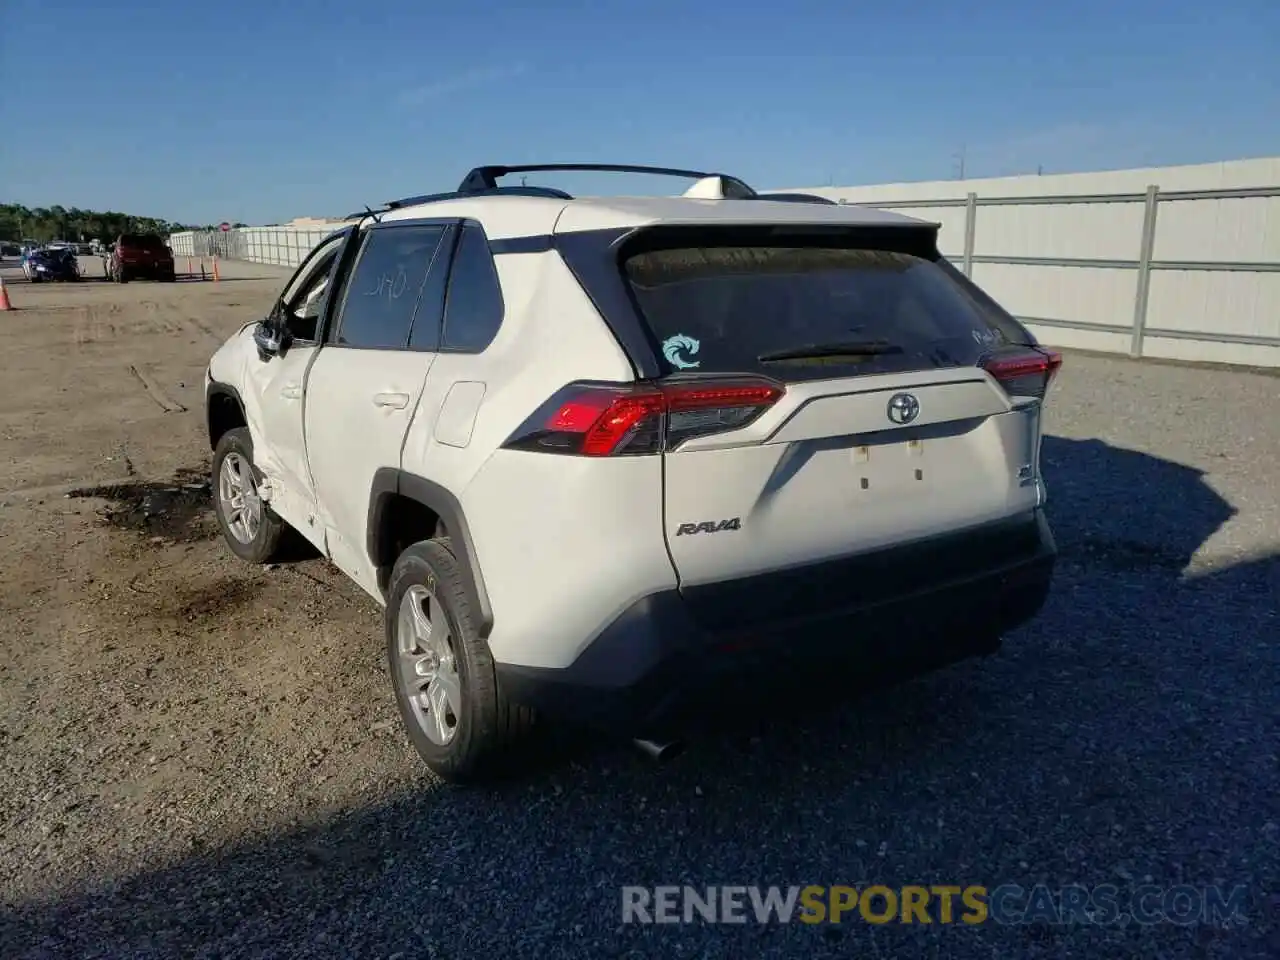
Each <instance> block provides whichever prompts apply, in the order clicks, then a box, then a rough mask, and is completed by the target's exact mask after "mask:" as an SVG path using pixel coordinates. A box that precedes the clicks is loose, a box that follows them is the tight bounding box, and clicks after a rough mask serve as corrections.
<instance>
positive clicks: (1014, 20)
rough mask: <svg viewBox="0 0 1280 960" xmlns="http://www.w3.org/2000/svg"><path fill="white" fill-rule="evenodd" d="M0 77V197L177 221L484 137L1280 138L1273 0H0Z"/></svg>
mask: <svg viewBox="0 0 1280 960" xmlns="http://www.w3.org/2000/svg"><path fill="white" fill-rule="evenodd" d="M0 91H3V92H2V93H0V124H3V126H0V201H5V202H21V203H26V204H28V205H32V206H39V205H50V204H54V203H61V204H63V205H64V206H81V207H89V208H94V209H104V208H110V209H115V210H123V211H127V212H130V213H136V214H142V215H150V216H158V217H165V218H169V219H175V220H182V221H187V222H191V221H195V222H217V221H220V220H223V219H227V220H244V221H246V222H250V223H265V222H272V221H278V220H286V219H289V218H291V217H294V216H312V215H316V216H322V215H328V214H338V215H341V214H345V213H348V212H350V211H351V210H353V209H356V208H357V207H359V206H360V205H361V204H362V203H365V202H368V203H370V204H375V203H378V202H381V201H384V200H388V199H391V198H393V197H397V196H404V195H407V194H413V193H422V192H429V191H432V190H441V189H452V188H453V187H454V186H456V184H457V182H458V181H459V180H460V179H461V177H462V175H463V174H464V173H465V172H466V171H467V170H468V169H469V168H470V167H471V166H474V165H476V164H478V163H484V162H499V163H500V162H507V163H514V162H520V161H525V162H537V161H560V160H596V161H605V162H637V163H657V164H668V165H674V166H692V167H699V168H710V169H723V170H726V171H728V172H732V173H735V174H737V175H739V176H741V177H743V178H745V179H746V180H747V181H748V182H750V183H752V184H754V185H756V186H757V187H783V186H804V185H814V186H816V185H820V184H827V183H836V184H855V183H880V182H887V181H897V180H931V179H945V178H948V177H952V176H954V175H955V174H956V172H957V166H958V164H957V159H956V157H957V155H958V154H959V153H960V151H961V149H962V147H963V149H964V151H965V155H966V172H967V174H968V175H969V176H971V177H976V176H997V175H1004V174H1014V173H1026V172H1032V173H1033V172H1035V170H1036V168H1037V166H1043V168H1044V170H1045V172H1069V171H1077V170H1089V169H1102V168H1115V167H1127V166H1145V165H1161V164H1174V163H1195V162H1204V161H1211V160H1225V159H1236V158H1240V157H1248V156H1268V155H1275V154H1280V2H1277V0H1216V2H1211V3H1205V2H1203V0H1199V2H1195V3H1191V2H1185V0H1167V2H1154V0H1113V2H1110V3H1107V2H1096V0H1071V2H1066V0H1061V2H1057V3H1054V2H1050V3H1037V2H1029V0H1022V2H1018V3H1014V2H1012V0H985V2H982V3H973V4H968V3H961V2H958V0H952V2H950V3H938V2H933V0H910V2H905V3H885V2H875V3H873V2H866V0H843V2H840V0H830V2H824V3H819V2H810V0H791V2H788V3H777V2H773V3H768V4H766V3H763V2H760V0H737V2H729V0H696V2H695V0H688V2H668V0H644V2H635V0H633V2H627V3H623V2H614V0H579V2H565V0H542V2H534V0H529V2H484V3H477V2H474V0H471V2H452V0H430V2H423V0H417V2H409V0H388V2H378V0H366V2H351V0H292V2H289V3H279V4H272V3H264V2H262V0H257V2H250V0H208V2H191V3H174V2H172V0H168V2H161V0H145V2H144V0H116V2H112V3H102V2H97V0H52V2H51V0H6V2H5V3H4V4H3V11H2V12H0ZM597 183H598V181H596V180H594V179H588V180H586V181H584V180H582V179H581V178H580V179H578V180H576V181H568V182H566V181H563V180H561V181H556V184H557V185H561V184H563V185H565V186H568V187H570V188H573V187H576V188H578V189H584V188H585V189H590V188H592V187H595V186H596V185H597Z"/></svg>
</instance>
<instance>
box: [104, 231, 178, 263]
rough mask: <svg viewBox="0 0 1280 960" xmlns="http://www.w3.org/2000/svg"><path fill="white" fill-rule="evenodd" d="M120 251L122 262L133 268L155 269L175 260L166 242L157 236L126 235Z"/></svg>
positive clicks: (121, 242) (121, 240) (122, 239)
mask: <svg viewBox="0 0 1280 960" xmlns="http://www.w3.org/2000/svg"><path fill="white" fill-rule="evenodd" d="M118 249H119V251H120V259H121V261H122V262H124V263H127V264H130V265H133V266H140V267H154V266H158V265H161V264H165V263H168V262H170V261H171V260H172V259H173V255H172V254H171V253H170V252H169V248H168V247H167V246H166V245H165V242H164V241H163V240H162V239H161V238H160V237H158V236H155V235H149V234H125V235H124V236H123V237H121V238H120V245H119V248H118Z"/></svg>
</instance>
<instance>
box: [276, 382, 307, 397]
mask: <svg viewBox="0 0 1280 960" xmlns="http://www.w3.org/2000/svg"><path fill="white" fill-rule="evenodd" d="M280 396H282V397H284V398H285V399H286V400H297V399H298V398H299V397H301V396H302V385H301V384H298V383H290V384H286V385H285V386H283V387H281V388H280Z"/></svg>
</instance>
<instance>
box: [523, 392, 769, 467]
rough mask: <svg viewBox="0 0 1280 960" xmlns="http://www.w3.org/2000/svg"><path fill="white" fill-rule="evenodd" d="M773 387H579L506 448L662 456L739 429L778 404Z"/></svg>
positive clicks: (558, 398) (543, 410) (560, 396)
mask: <svg viewBox="0 0 1280 960" xmlns="http://www.w3.org/2000/svg"><path fill="white" fill-rule="evenodd" d="M782 394H783V388H782V387H781V386H780V385H778V384H775V383H772V382H770V381H765V380H754V379H752V380H717V381H699V382H697V383H662V384H636V385H626V384H595V383H572V384H570V385H569V386H567V387H565V388H564V389H562V390H560V391H558V392H557V393H556V394H555V396H553V397H552V398H551V399H550V400H548V401H547V402H546V403H544V404H543V405H542V406H541V407H540V408H538V410H537V411H536V412H535V413H534V414H533V416H531V417H530V418H529V419H528V420H526V421H525V422H524V423H523V424H522V425H521V426H520V428H519V429H518V430H516V432H515V433H513V434H512V435H511V437H510V439H508V440H507V442H506V443H505V444H504V445H503V446H505V447H507V448H509V449H515V450H537V451H542V452H544V453H568V454H576V455H578V456H583V457H621V456H637V455H640V454H651V453H661V452H662V451H664V450H672V449H675V447H677V446H678V445H679V444H681V443H683V442H684V441H686V440H690V439H692V438H694V437H705V436H708V435H710V434H715V433H723V432H725V431H727V430H737V429H739V428H740V427H745V426H746V425H747V424H749V423H751V421H753V420H755V419H756V418H757V417H759V416H760V414H762V413H764V411H765V410H767V409H769V407H771V406H773V404H775V403H777V401H778V398H779V397H781V396H782Z"/></svg>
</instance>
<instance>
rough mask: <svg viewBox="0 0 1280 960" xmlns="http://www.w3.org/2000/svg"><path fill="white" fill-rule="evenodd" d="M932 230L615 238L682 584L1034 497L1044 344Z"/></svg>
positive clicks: (863, 543)
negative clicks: (641, 344)
mask: <svg viewBox="0 0 1280 960" xmlns="http://www.w3.org/2000/svg"><path fill="white" fill-rule="evenodd" d="M934 237H935V234H934V232H933V230H932V228H926V229H916V228H913V227H909V226H908V227H897V226H894V227H879V228H876V229H871V230H857V231H843V232H841V231H832V230H821V231H817V230H811V231H805V230H803V229H797V228H789V229H786V230H778V229H771V228H746V229H744V228H742V227H737V228H733V229H724V228H722V229H719V230H716V229H706V228H697V229H681V228H665V229H662V230H658V231H649V232H647V235H641V236H640V237H639V238H637V240H638V242H637V243H635V244H633V245H632V246H631V247H630V248H629V249H628V250H627V252H626V254H625V255H624V259H623V263H622V268H623V270H624V272H625V275H626V278H627V280H628V283H629V286H630V288H631V291H632V293H633V295H634V298H635V301H636V304H637V306H638V308H639V312H640V314H641V315H642V317H643V318H644V321H645V323H646V324H647V326H648V328H649V330H650V331H651V332H652V335H653V338H654V340H655V342H656V343H657V344H658V345H659V348H660V350H661V352H662V354H663V363H665V364H666V376H665V377H664V378H662V382H663V389H664V390H666V391H667V392H668V393H669V394H670V396H672V397H673V398H675V399H674V400H673V402H672V403H671V404H669V406H668V425H667V430H668V436H667V442H666V444H665V453H664V457H665V484H666V497H665V510H666V537H667V544H668V548H669V550H670V553H671V558H672V561H673V563H674V565H675V567H676V571H677V573H678V574H679V578H680V582H681V584H682V587H685V588H688V587H692V586H696V585H699V584H705V583H713V582H720V581H724V580H726V579H729V578H743V577H750V576H752V575H755V574H762V573H767V572H770V571H778V570H784V569H787V568H794V567H798V566H801V565H806V564H811V563H814V562H818V561H823V560H827V559H833V558H837V557H847V556H850V555H852V554H857V553H864V552H868V551H872V550H876V549H877V548H881V547H887V546H890V545H898V544H902V543H907V542H911V541H916V540H922V539H925V538H931V537H935V536H939V535H944V534H948V533H952V532H955V531H960V530H964V529H966V528H976V527H979V526H981V525H984V524H986V523H988V522H991V521H996V520H999V519H1001V518H1006V517H1009V516H1011V515H1014V514H1018V513H1022V512H1026V511H1029V510H1031V509H1033V508H1034V507H1035V506H1037V505H1038V504H1039V502H1040V499H1041V497H1042V492H1041V486H1040V484H1039V482H1038V457H1039V442H1040V437H1039V429H1040V428H1039V409H1040V401H1041V400H1042V399H1043V396H1044V393H1045V391H1046V389H1047V387H1048V383H1049V380H1050V379H1051V376H1052V374H1053V372H1054V370H1056V363H1057V362H1058V361H1057V358H1056V357H1055V356H1053V355H1050V354H1048V353H1047V352H1044V351H1040V350H1038V349H1037V348H1035V346H1034V341H1033V339H1032V338H1031V337H1030V336H1029V334H1028V333H1027V332H1026V330H1025V329H1024V328H1022V326H1021V325H1020V324H1018V323H1017V322H1016V321H1014V320H1013V318H1012V317H1010V316H1009V315H1008V314H1007V313H1005V312H1004V311H1002V310H1000V308H999V307H998V306H996V305H995V304H994V303H993V302H992V301H991V300H990V299H989V298H987V297H985V295H983V294H982V293H981V291H979V290H977V289H976V288H975V287H974V286H973V285H972V284H971V283H969V282H968V281H967V279H966V278H964V277H963V276H962V275H961V274H960V273H959V272H958V271H956V270H955V269H954V267H951V266H950V265H949V264H947V263H945V262H944V261H942V260H941V259H940V258H939V257H938V255H937V253H936V250H935V247H934ZM718 388H719V389H720V393H719V395H718V399H717V398H716V396H712V397H710V398H702V399H699V398H698V391H699V390H700V391H701V392H702V393H703V394H707V393H709V392H710V393H712V394H715V391H716V390H717V389H718ZM682 391H685V392H688V391H692V393H687V395H688V396H690V397H693V398H694V399H693V400H692V401H681V400H680V399H679V397H681V396H682V395H684V394H682ZM735 391H737V392H736V393H735ZM753 391H754V392H753ZM682 402H683V403H684V406H685V407H687V408H688V409H680V405H681V403H682Z"/></svg>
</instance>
